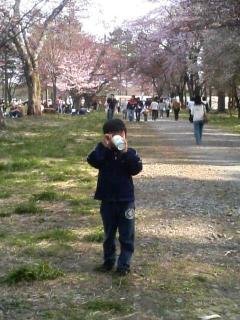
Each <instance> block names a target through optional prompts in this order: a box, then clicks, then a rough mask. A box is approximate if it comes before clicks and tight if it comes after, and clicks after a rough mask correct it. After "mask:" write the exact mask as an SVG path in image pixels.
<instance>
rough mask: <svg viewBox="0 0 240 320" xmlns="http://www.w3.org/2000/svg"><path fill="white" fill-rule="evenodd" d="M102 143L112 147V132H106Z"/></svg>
mask: <svg viewBox="0 0 240 320" xmlns="http://www.w3.org/2000/svg"><path fill="white" fill-rule="evenodd" d="M103 145H104V146H105V147H107V148H109V149H111V147H112V134H111V133H106V134H105V135H104V137H103Z"/></svg>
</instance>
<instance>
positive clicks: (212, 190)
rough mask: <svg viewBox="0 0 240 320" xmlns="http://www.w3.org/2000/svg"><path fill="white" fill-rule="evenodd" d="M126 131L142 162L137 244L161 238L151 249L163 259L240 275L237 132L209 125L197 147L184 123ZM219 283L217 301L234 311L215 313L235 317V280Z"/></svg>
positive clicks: (164, 122)
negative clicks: (229, 302) (223, 285)
mask: <svg viewBox="0 0 240 320" xmlns="http://www.w3.org/2000/svg"><path fill="white" fill-rule="evenodd" d="M129 131H130V134H129V136H131V138H130V143H131V144H133V145H134V147H136V149H137V150H138V152H139V153H140V155H141V156H142V158H143V163H144V170H143V172H142V173H141V174H140V175H139V176H137V177H136V178H135V186H136V195H137V201H136V202H137V218H138V220H137V232H138V245H139V246H140V247H144V246H145V245H147V247H148V250H150V248H151V246H152V247H153V246H154V245H155V243H156V241H157V242H158V243H160V246H158V248H159V252H156V251H155V252H154V254H153V256H154V255H155V256H156V255H157V254H159V255H160V257H161V258H160V264H164V261H166V260H168V259H169V257H172V258H174V257H179V259H183V260H184V259H190V260H191V261H194V262H198V263H199V266H201V265H203V264H204V265H205V264H208V265H209V266H210V268H212V269H215V268H217V267H221V268H223V269H225V270H227V268H233V270H234V271H233V273H235V274H236V272H238V279H240V273H239V264H240V255H239V244H240V223H239V221H240V197H239V195H240V136H239V135H236V134H231V133H227V132H222V131H221V130H218V129H215V128H212V127H211V126H210V125H207V126H206V128H204V136H203V144H202V145H201V146H200V147H199V146H196V145H195V140H194V137H193V128H192V125H191V124H190V123H188V121H184V120H180V121H178V122H175V121H174V120H165V119H161V120H159V121H157V122H148V123H139V124H136V123H134V124H131V125H129ZM153 251H154V250H153ZM146 252H147V251H146ZM146 254H147V253H146ZM147 259H149V261H150V260H151V256H149V255H148V258H147ZM137 265H141V262H140V261H137ZM199 268H201V267H199ZM220 287H221V285H220V284H219V283H218V284H216V286H215V291H217V292H218V294H219V295H221V297H222V302H221V303H222V305H224V304H225V303H226V300H228V299H229V298H230V297H231V299H232V301H235V307H236V308H237V309H238V310H239V313H238V314H237V316H236V310H235V311H234V312H233V313H232V311H231V310H233V309H234V307H232V306H231V307H229V308H227V309H226V310H225V311H223V310H222V309H221V307H219V309H218V308H217V307H215V309H214V310H215V312H216V310H217V311H218V313H219V314H222V315H224V317H223V318H224V319H234V320H235V319H238V320H239V319H240V306H239V304H238V303H239V301H238V300H239V292H240V284H239V283H238V284H237V283H235V284H234V285H230V284H229V288H227V289H226V287H225V292H223V290H222V289H220ZM226 290H227V292H226ZM224 300H225V303H223V301H224ZM225 317H227V318H225Z"/></svg>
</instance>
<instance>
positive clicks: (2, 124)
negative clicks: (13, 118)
mask: <svg viewBox="0 0 240 320" xmlns="http://www.w3.org/2000/svg"><path fill="white" fill-rule="evenodd" d="M5 127H6V124H5V120H4V117H3V113H2V110H1V108H0V130H1V129H4V128H5Z"/></svg>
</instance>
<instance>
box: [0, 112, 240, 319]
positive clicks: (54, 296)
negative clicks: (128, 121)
mask: <svg viewBox="0 0 240 320" xmlns="http://www.w3.org/2000/svg"><path fill="white" fill-rule="evenodd" d="M104 118H105V114H94V113H93V114H90V115H88V116H87V117H70V116H56V115H52V116H43V117H36V118H34V117H32V118H24V119H13V120H7V129H6V130H4V131H1V132H0V150H1V154H0V222H1V223H0V256H1V259H0V292H1V295H0V319H1V320H2V319H4V320H5V319H7V320H13V319H14V320H15V319H16V320H22V319H34V320H35V319H36V320H42V319H54V320H64V319H68V320H77V319H78V320H106V319H109V320H110V319H112V320H113V319H115V320H116V319H137V320H139V319H147V320H155V319H164V320H165V319H167V320H193V316H192V314H193V313H192V310H193V309H194V310H195V311H196V310H197V311H196V313H199V314H200V311H201V310H202V309H204V308H205V307H206V306H207V305H208V302H209V295H208V292H209V286H210V285H214V283H215V282H216V279H218V278H219V281H220V282H221V285H222V286H223V288H229V285H230V286H231V282H232V286H234V285H235V284H236V283H237V279H238V277H237V275H236V278H234V276H233V275H234V272H233V271H234V270H233V271H232V269H231V268H230V267H229V268H228V269H227V270H226V269H225V268H224V267H221V266H219V267H216V268H215V269H213V268H211V267H209V265H207V264H206V265H201V266H200V265H199V263H197V262H196V264H193V263H192V262H191V260H189V258H187V257H186V259H185V260H179V259H178V257H177V256H176V257H174V258H173V259H172V260H171V261H170V260H169V259H167V260H163V259H162V257H163V256H167V255H168V251H169V247H168V246H169V245H168V244H167V245H166V246H163V244H161V243H160V242H159V240H158V239H157V238H156V240H155V241H154V243H151V244H148V242H147V241H148V240H147V239H146V243H145V242H144V241H142V240H141V239H140V240H139V239H138V241H139V243H140V244H141V245H140V246H139V249H138V251H137V252H136V256H135V261H136V262H135V272H134V273H133V275H131V276H130V277H128V278H125V279H120V278H118V277H117V276H115V275H114V274H110V275H105V274H100V273H98V272H96V271H95V270H94V268H95V267H96V266H97V265H98V264H99V263H101V261H102V244H101V242H102V240H103V231H102V227H101V221H100V217H99V213H98V212H99V209H98V206H99V204H98V202H96V201H94V200H93V199H92V195H93V192H94V190H95V184H96V171H95V170H93V169H92V168H90V167H89V166H88V164H87V163H86V155H87V154H88V153H89V151H90V150H91V149H92V148H93V147H94V146H95V144H96V142H97V141H99V140H100V139H101V135H102V133H101V127H102V124H103V121H104ZM142 125H145V124H142ZM140 133H141V132H140ZM138 134H139V132H137V133H136V136H139V135H138ZM139 219H141V218H139ZM140 222H141V221H140V220H139V223H140ZM159 265H161V270H160V271H159ZM200 267H201V270H204V274H203V275H199V274H198V273H197V271H198V269H199V268H200ZM225 283H226V285H225ZM234 283H235V284H234ZM216 290H217V289H216ZM222 303H223V300H221V297H220V296H219V295H218V293H217V294H216V298H215V299H214V304H212V311H213V313H214V312H215V313H216V312H217V311H218V306H219V305H221V307H225V304H224V305H223V304H222ZM224 303H226V308H228V307H229V306H230V308H231V310H232V312H233V313H234V314H235V313H236V314H238V307H237V305H236V300H235V299H234V298H233V299H232V300H231V297H229V299H228V300H227V301H226V299H225V300H224ZM172 310H174V312H173V311H172ZM198 310H200V311H198ZM156 315H157V316H156ZM194 319H195V318H194ZM229 319H230V318H229ZM232 319H235V318H232ZM236 319H237V318H236Z"/></svg>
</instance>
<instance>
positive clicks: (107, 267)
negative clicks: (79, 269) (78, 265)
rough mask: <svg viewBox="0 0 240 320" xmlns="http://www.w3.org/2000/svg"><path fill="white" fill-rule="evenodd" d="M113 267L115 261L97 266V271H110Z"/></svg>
mask: <svg viewBox="0 0 240 320" xmlns="http://www.w3.org/2000/svg"><path fill="white" fill-rule="evenodd" d="M113 267H114V263H103V264H102V265H101V266H99V267H97V268H95V271H99V272H108V271H111V270H112V269H113Z"/></svg>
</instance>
